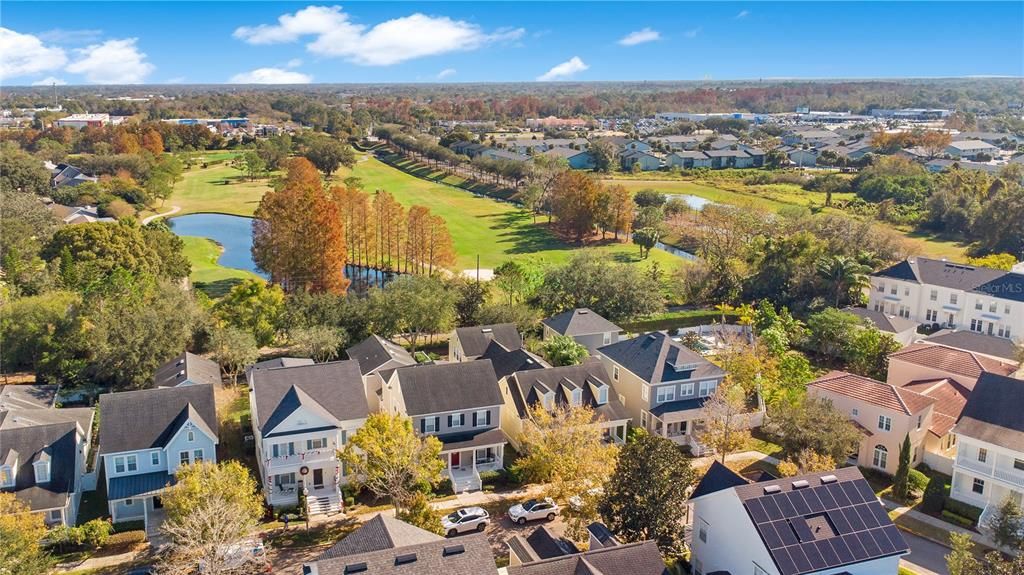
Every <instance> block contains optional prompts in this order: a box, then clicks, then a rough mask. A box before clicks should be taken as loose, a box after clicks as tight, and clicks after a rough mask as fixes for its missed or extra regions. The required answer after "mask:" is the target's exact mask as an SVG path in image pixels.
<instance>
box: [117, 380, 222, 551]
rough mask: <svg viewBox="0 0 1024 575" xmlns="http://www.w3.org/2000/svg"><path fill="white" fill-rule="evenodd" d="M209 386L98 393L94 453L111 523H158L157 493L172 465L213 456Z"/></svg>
mask: <svg viewBox="0 0 1024 575" xmlns="http://www.w3.org/2000/svg"><path fill="white" fill-rule="evenodd" d="M218 443H219V436H218V423H217V411H216V405H215V402H214V397H213V386H212V385H209V384H198V385H188V386H183V387H161V388H155V389H143V390H138V391H123V392H119V393H105V394H103V395H101V396H100V455H101V456H102V458H103V469H104V472H105V473H106V478H107V502H108V506H109V509H110V516H111V518H112V520H113V521H114V523H118V522H123V521H133V520H139V519H141V520H142V521H143V522H144V524H145V526H146V531H147V533H150V534H152V533H153V532H155V529H156V528H157V527H159V525H160V523H162V522H163V511H162V510H161V507H162V504H161V502H160V494H161V492H163V490H164V489H165V488H166V487H168V486H170V485H173V484H174V483H175V481H176V480H175V477H174V474H175V472H176V471H177V470H178V467H180V466H182V465H188V464H191V463H197V462H200V461H216V460H217V444H218Z"/></svg>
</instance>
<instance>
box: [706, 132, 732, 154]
mask: <svg viewBox="0 0 1024 575" xmlns="http://www.w3.org/2000/svg"><path fill="white" fill-rule="evenodd" d="M705 142H707V145H708V147H709V148H710V149H712V150H725V149H728V148H735V147H736V145H737V144H738V143H739V138H737V137H736V136H733V135H732V134H719V135H717V136H715V137H714V139H712V140H711V141H707V140H705Z"/></svg>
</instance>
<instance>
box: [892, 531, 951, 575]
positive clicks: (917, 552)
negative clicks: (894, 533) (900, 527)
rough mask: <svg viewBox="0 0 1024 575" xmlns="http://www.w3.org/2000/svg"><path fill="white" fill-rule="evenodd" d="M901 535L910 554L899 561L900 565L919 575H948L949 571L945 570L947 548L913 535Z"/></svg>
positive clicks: (904, 532)
mask: <svg viewBox="0 0 1024 575" xmlns="http://www.w3.org/2000/svg"><path fill="white" fill-rule="evenodd" d="M902 533H903V539H904V540H905V541H906V542H907V544H908V545H910V554H909V555H906V556H904V557H903V559H901V560H900V564H901V565H903V566H904V567H906V568H908V569H910V570H911V571H913V572H915V573H918V574H919V575H949V569H947V568H946V554H948V553H949V548H948V547H945V546H943V545H939V544H938V543H935V542H934V541H930V540H928V539H925V538H923V537H918V536H917V535H914V534H913V533H908V532H906V531H902Z"/></svg>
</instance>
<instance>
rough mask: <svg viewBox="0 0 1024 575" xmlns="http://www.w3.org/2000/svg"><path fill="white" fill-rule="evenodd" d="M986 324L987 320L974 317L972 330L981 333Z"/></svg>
mask: <svg viewBox="0 0 1024 575" xmlns="http://www.w3.org/2000/svg"><path fill="white" fill-rule="evenodd" d="M984 325H985V322H983V321H981V320H980V319H972V320H971V331H976V332H978V333H981V331H982V327H983V326H984Z"/></svg>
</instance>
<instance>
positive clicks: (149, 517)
mask: <svg viewBox="0 0 1024 575" xmlns="http://www.w3.org/2000/svg"><path fill="white" fill-rule="evenodd" d="M175 481H176V480H175V478H174V476H173V475H168V474H167V472H166V471H157V472H153V473H143V474H140V475H129V476H125V477H113V478H111V479H110V481H109V485H108V488H107V507H108V510H109V511H110V520H111V522H112V523H123V522H126V521H142V523H143V528H144V530H145V531H146V536H147V537H152V536H155V535H158V534H159V532H160V526H161V525H162V524H163V522H164V517H165V515H164V511H163V504H162V502H161V501H160V494H161V493H163V492H164V490H165V489H167V488H168V487H170V486H172V485H174V483H175Z"/></svg>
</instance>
